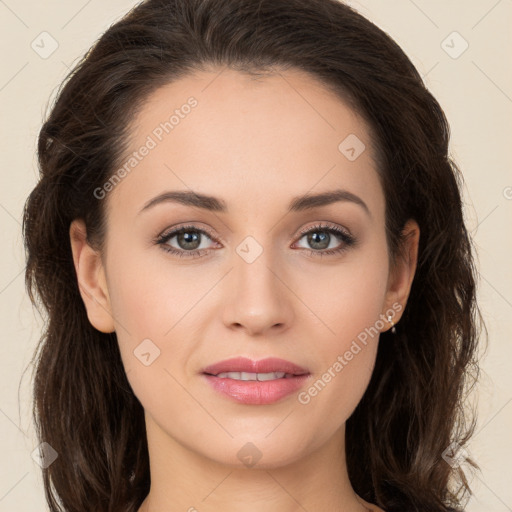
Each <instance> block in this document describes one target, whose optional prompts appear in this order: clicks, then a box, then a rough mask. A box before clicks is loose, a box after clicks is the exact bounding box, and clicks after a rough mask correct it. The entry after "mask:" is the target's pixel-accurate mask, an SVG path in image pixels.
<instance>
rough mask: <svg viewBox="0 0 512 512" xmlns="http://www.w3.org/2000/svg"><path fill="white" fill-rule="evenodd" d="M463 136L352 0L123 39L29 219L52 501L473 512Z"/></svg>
mask: <svg viewBox="0 0 512 512" xmlns="http://www.w3.org/2000/svg"><path fill="white" fill-rule="evenodd" d="M448 143H449V128H448V124H447V121H446V119H445V116H444V114H443V111H442V109H441V108H440V106H439V104H438V103H437V101H436V100H435V99H434V98H433V96H432V95H431V94H430V93H429V91H428V90H427V89H426V88H425V86H424V84H423V82H422V80H421V78H420V76H419V74H418V72H417V71H416V69H415V68H414V67H413V65H412V64H411V62H410V60H409V59H408V58H407V57H406V56H405V54H404V53H403V52H402V50H401V49H400V48H399V47H398V46H397V45H396V44H395V43H394V42H393V41H392V40H391V39H390V38H389V36H387V35H386V34H385V33H384V32H383V31H381V30H380V29H379V28H377V27H376V26H375V25H373V24H372V23H371V22H369V21H368V20H366V19H365V18H363V17H362V16H361V15H359V14H358V13H357V12H355V11H354V10H352V9H351V8H350V7H348V6H346V5H344V4H343V3H341V2H338V1H336V0H261V1H258V2H255V1H254V0H147V1H144V2H142V3H140V4H139V5H138V6H137V7H136V8H135V9H133V10H132V11H131V12H130V13H128V14H127V15H126V16H125V17H124V18H123V19H122V20H120V21H119V22H117V23H115V24H114V25H113V26H111V27H110V28H109V29H108V30H107V31H106V32H105V34H103V36H102V37H101V38H100V39H99V41H98V42H97V43H96V44H95V45H94V47H93V48H92V49H91V50H90V51H89V52H88V53H87V55H86V56H85V57H84V58H83V59H82V61H81V62H80V63H79V64H78V65H77V66H76V68H75V69H74V70H73V71H72V73H70V75H69V77H68V79H67V80H66V81H65V83H64V84H63V87H62V88H61V90H60V91H59V94H58V97H57V99H56V102H55V104H54V106H53V108H52V110H51V112H50V114H49V116H48V118H47V120H46V121H45V123H44V125H43V127H42V129H41V132H40V136H39V143H38V156H39V162H40V168H41V178H40V181H39V183H38V184H37V186H36V187H35V189H34V190H33V192H32V193H31V195H30V197H29V198H28V200H27V203H26V207H25V217H24V236H25V243H26V249H27V270H26V279H27V286H28V290H29V293H30V296H31V299H32V300H33V301H34V302H37V301H36V295H37V296H38V297H39V298H40V300H41V302H42V305H43V307H44V309H45V310H46V312H47V314H48V325H47V328H46V330H45V332H44V335H43V337H42V339H41V342H40V345H39V347H38V351H37V353H36V354H35V356H34V357H35V362H36V368H37V370H36V374H35V383H34V400H35V402H34V414H35V421H36V427H37V430H38V435H39V437H40V440H41V442H42V443H45V444H44V446H45V447H46V449H47V450H50V451H47V452H45V453H43V458H44V457H45V456H47V458H48V464H43V466H44V469H43V477H44V485H45V490H46V497H47V501H48V504H49V507H50V510H51V511H52V512H54V511H77V512H78V511H80V512H83V511H85V510H87V511H92V510H94V511H95V512H99V511H105V512H107V511H108V512H114V511H115V512H121V511H123V512H126V511H133V512H136V511H138V512H164V511H166V512H167V511H169V512H175V511H186V510H188V511H199V512H209V511H211V512H213V511H219V510H222V511H223V512H232V511H243V512H252V511H260V510H262V509H265V510H266V511H267V512H274V511H280V512H282V511H289V512H292V511H299V510H304V511H311V512H312V511H316V510H329V511H336V512H367V511H369V510H371V511H373V512H377V511H379V512H382V511H386V512H399V511H400V512H405V511H407V512H420V511H421V512H426V511H429V512H431V511H432V512H433V511H436V512H437V511H439V512H447V511H459V510H462V507H463V500H464V498H465V496H466V495H467V494H468V493H470V489H469V486H468V483H467V481H466V479H465V475H464V472H463V471H462V469H461V464H460V462H461V455H460V453H464V448H463V447H464V445H465V443H466V442H467V441H468V439H469V438H470V436H471V434H472V431H473V428H474V422H468V421H467V415H466V412H465V411H464V403H463V400H464V396H465V392H466V391H467V390H468V388H469V387H470V386H471V385H472V384H473V383H474V382H475V380H476V377H477V372H478V366H477V361H476V360H475V354H476V349H477V341H478V333H479V325H480V317H479V312H478V308H477V305H476V302H475V270H474V266H473V257H472V246H471V241H470V239H469V237H468V233H467V230H466V228H465V225H464V221H463V211H462V205H461V196H460V188H459V187H460V180H461V176H460V173H459V171H458V169H457V167H456V164H455V163H454V162H453V161H452V160H451V159H450V157H449V155H448ZM468 424H469V426H468ZM48 454H50V455H51V457H50V456H49V455H48ZM50 458H51V460H50ZM466 464H467V465H469V466H473V467H476V464H475V463H474V462H473V461H471V459H469V458H468V459H467V460H466Z"/></svg>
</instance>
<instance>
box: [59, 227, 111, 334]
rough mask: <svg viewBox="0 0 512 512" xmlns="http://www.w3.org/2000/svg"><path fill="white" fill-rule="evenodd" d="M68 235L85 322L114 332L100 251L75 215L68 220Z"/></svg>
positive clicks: (99, 329) (102, 329)
mask: <svg viewBox="0 0 512 512" xmlns="http://www.w3.org/2000/svg"><path fill="white" fill-rule="evenodd" d="M69 238H70V241H71V250H72V253H73V263H74V265H75V271H76V275H77V280H78V287H79V289H80V294H81V296H82V300H83V301H84V304H85V308H86V310H87V317H88V318H89V322H91V324H92V325H93V326H94V327H95V328H96V329H98V331H101V332H105V333H109V332H114V330H115V328H114V320H113V317H112V310H111V306H110V298H109V295H108V289H107V283H106V279H105V271H104V268H103V263H102V261H101V256H100V254H99V253H98V252H97V251H95V250H94V249H92V247H91V246H90V245H89V244H88V242H87V228H86V226H85V223H84V222H83V220H81V219H76V220H74V221H73V222H72V223H71V226H70V228H69Z"/></svg>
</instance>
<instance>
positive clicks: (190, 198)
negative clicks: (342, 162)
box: [139, 189, 371, 217]
mask: <svg viewBox="0 0 512 512" xmlns="http://www.w3.org/2000/svg"><path fill="white" fill-rule="evenodd" d="M165 202H175V203H180V204H184V205H186V206H194V207H196V208H202V209H205V210H209V211H213V212H220V213H226V212H227V211H228V208H227V205H226V202H225V201H224V200H222V199H219V198H217V197H213V196H208V195H205V194H199V193H198V192H191V191H188V190H175V191H169V192H164V193H163V194H160V195H158V196H156V197H154V198H153V199H150V200H149V201H148V202H147V203H146V204H145V205H144V206H143V208H142V209H141V211H140V212H139V213H142V212H143V211H145V210H148V209H149V208H152V207H153V206H156V205H157V204H160V203H165ZM336 202H351V203H355V204H357V205H359V206H361V207H362V208H363V210H364V211H365V212H366V213H367V214H368V215H369V216H370V217H371V213H370V210H369V208H368V206H367V205H366V203H365V202H364V201H363V200H362V199H361V198H360V197H359V196H356V195H355V194H353V193H352V192H349V191H348V190H342V189H338V190H332V191H327V192H321V193H319V194H305V195H302V196H298V197H294V198H293V199H292V200H291V201H290V204H289V206H288V211H289V212H300V211H304V210H310V209H313V208H319V207H321V206H327V205H330V204H332V203H336Z"/></svg>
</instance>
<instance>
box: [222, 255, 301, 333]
mask: <svg viewBox="0 0 512 512" xmlns="http://www.w3.org/2000/svg"><path fill="white" fill-rule="evenodd" d="M233 260H234V268H233V269H232V271H231V272H230V273H229V276H228V277H227V279H226V281H227V283H226V289H225V290H224V294H225V295H224V297H225V304H224V307H223V322H224V325H225V326H226V327H228V328H229V329H238V330H244V331H246V333H247V334H248V335H251V336H257V335H262V336H265V335H267V336H268V335H269V334H271V333H273V332H282V331H284V330H286V329H288V328H290V326H291V325H292V322H293V317H294V310H293V304H292V301H293V293H292V291H291V290H290V284H289V283H287V279H286V275H285V272H284V271H283V266H282V265H278V263H277V262H276V259H275V258H273V257H272V256H271V251H270V250H263V252H262V253H261V254H260V255H259V257H258V258H256V260H255V261H252V262H249V261H250V260H249V261H246V260H245V259H244V258H242V257H240V256H239V255H238V254H237V253H235V254H234V258H233Z"/></svg>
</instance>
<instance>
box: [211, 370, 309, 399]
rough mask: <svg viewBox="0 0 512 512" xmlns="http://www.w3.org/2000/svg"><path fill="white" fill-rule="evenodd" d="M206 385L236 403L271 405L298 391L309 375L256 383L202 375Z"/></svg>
mask: <svg viewBox="0 0 512 512" xmlns="http://www.w3.org/2000/svg"><path fill="white" fill-rule="evenodd" d="M203 376H204V377H205V378H206V380H207V381H208V383H209V384H210V385H211V386H212V387H213V389H215V390H216V391H219V392H220V393H223V394H224V395H226V396H228V397H229V398H232V399H233V400H235V401H236V402H239V403H242V404H251V405H265V404H272V403H274V402H277V401H278V400H281V399H282V398H284V397H286V396H288V395H290V394H292V393H294V392H296V391H298V390H299V389H300V388H301V387H302V386H303V385H304V383H305V381H306V380H307V379H308V377H309V374H306V375H297V376H295V377H289V378H282V379H274V380H266V381H261V382H260V381H257V380H247V381H244V380H235V379H228V378H219V377H215V376H214V375H207V374H203Z"/></svg>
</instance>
